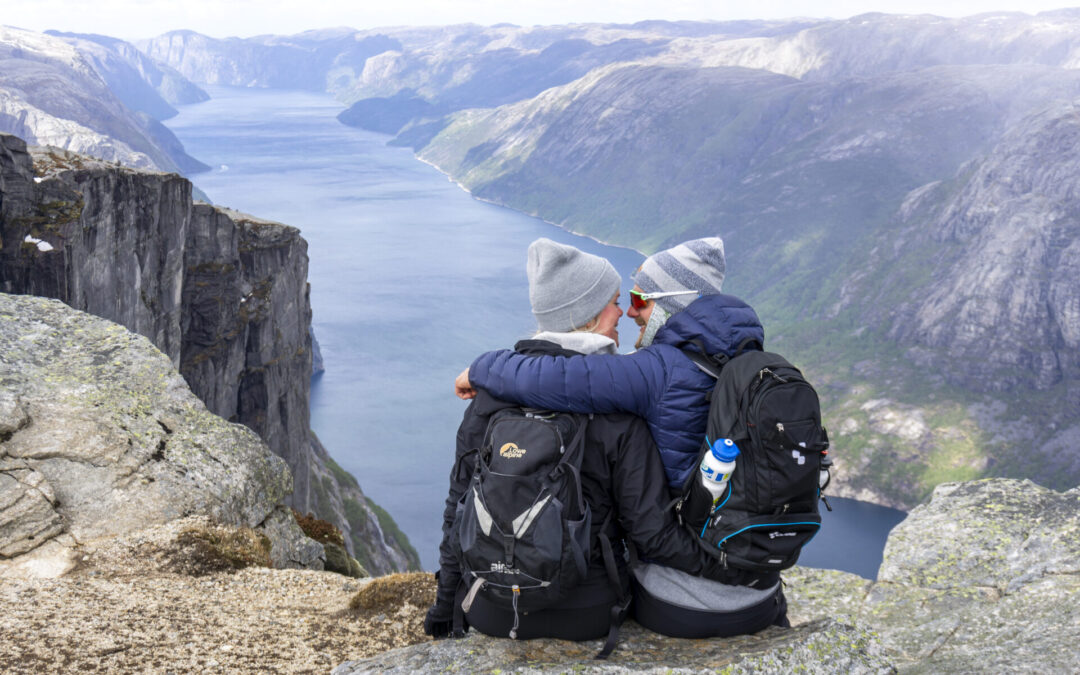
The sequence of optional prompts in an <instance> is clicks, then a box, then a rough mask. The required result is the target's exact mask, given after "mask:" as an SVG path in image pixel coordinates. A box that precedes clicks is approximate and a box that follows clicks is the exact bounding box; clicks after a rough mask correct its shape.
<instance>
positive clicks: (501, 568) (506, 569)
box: [491, 560, 521, 574]
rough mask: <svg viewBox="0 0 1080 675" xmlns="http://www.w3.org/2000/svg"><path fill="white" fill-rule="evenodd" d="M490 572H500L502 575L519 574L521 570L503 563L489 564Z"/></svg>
mask: <svg viewBox="0 0 1080 675" xmlns="http://www.w3.org/2000/svg"><path fill="white" fill-rule="evenodd" d="M491 571H492V572H501V573H502V574H521V570H519V569H518V568H516V567H510V566H509V565H507V564H506V563H504V562H503V561H501V560H500V561H499V562H493V563H491Z"/></svg>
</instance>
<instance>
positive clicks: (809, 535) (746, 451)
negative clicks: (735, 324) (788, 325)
mask: <svg viewBox="0 0 1080 675" xmlns="http://www.w3.org/2000/svg"><path fill="white" fill-rule="evenodd" d="M684 353H685V354H686V355H687V356H688V357H690V359H691V360H693V361H694V362H695V363H697V364H698V366H699V367H700V368H701V369H702V370H704V371H705V372H707V373H709V374H710V375H712V376H713V377H716V378H717V380H716V385H715V387H714V388H713V390H712V392H711V393H710V404H709V422H708V426H707V428H706V438H705V439H704V441H703V442H702V448H701V454H700V455H699V462H700V461H701V459H702V458H704V456H705V453H706V452H709V450H710V447H711V445H712V443H713V442H714V441H716V440H718V439H724V438H730V439H731V440H733V441H734V442H735V444H736V445H737V446H738V447H739V449H740V451H741V454H740V455H739V456H738V458H737V459H736V461H735V469H734V472H733V473H732V474H731V478H730V479H729V481H728V485H727V488H726V490H725V491H724V492H723V493H722V494H721V495H720V496H719V498H718V499H717V500H716V501H715V506H714V502H713V498H712V495H711V494H709V492H708V491H707V490H706V489H705V488H704V487H703V486H702V484H701V478H700V477H699V476H698V472H694V474H693V475H692V476H691V477H690V479H689V480H688V481H687V484H686V485H685V486H684V488H683V494H682V497H681V499H680V501H679V502H678V506H677V508H678V510H679V515H680V519H681V520H682V521H683V522H684V523H685V524H686V525H687V526H688V527H689V528H690V529H691V530H692V531H693V532H694V534H695V535H697V536H698V541H699V542H700V543H701V544H702V545H703V546H704V547H705V549H706V550H708V551H710V552H711V553H713V554H714V555H717V556H719V558H720V560H721V561H722V562H723V563H724V565H725V566H727V567H733V568H735V569H742V570H749V571H752V572H774V571H779V570H783V569H787V568H789V567H791V566H792V565H794V564H795V563H796V561H797V560H798V559H799V553H800V551H801V550H802V547H803V546H805V545H806V544H807V543H808V542H809V541H810V540H811V539H813V537H814V535H815V534H817V532H818V529H819V528H820V527H821V516H820V514H819V513H818V500H819V498H820V499H821V500H823V501H824V499H825V498H824V496H822V494H821V491H822V489H824V487H825V486H827V484H828V477H829V475H830V474H829V467H830V466H831V464H832V462H831V460H829V458H828V448H829V437H828V433H827V432H826V430H825V428H824V427H823V426H822V425H821V407H820V403H819V401H818V395H817V392H816V391H815V390H814V388H813V387H812V386H811V385H810V384H809V383H808V382H807V381H806V379H805V378H804V377H803V375H802V373H801V372H800V371H799V369H798V368H796V367H794V366H793V365H791V364H790V363H789V362H788V361H787V360H786V359H784V357H782V356H780V355H779V354H773V353H770V352H764V351H757V350H751V351H743V350H742V349H740V350H739V353H738V354H737V355H736V356H735V357H733V358H730V359H728V358H727V357H726V356H724V355H718V356H717V357H712V358H705V357H703V356H702V355H701V354H700V353H698V352H694V351H691V350H684ZM825 505H826V507H829V504H828V502H827V501H825Z"/></svg>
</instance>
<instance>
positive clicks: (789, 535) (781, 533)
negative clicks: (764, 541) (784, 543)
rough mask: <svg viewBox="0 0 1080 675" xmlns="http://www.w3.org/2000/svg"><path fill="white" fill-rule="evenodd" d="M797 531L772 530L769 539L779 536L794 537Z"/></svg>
mask: <svg viewBox="0 0 1080 675" xmlns="http://www.w3.org/2000/svg"><path fill="white" fill-rule="evenodd" d="M795 535H796V533H795V532H770V533H769V539H776V538H777V537H794V536H795Z"/></svg>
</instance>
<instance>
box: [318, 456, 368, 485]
mask: <svg viewBox="0 0 1080 675" xmlns="http://www.w3.org/2000/svg"><path fill="white" fill-rule="evenodd" d="M326 466H327V467H328V468H329V469H330V473H332V474H334V478H336V479H337V482H338V485H351V486H353V487H354V488H359V487H360V483H359V482H357V480H356V478H354V477H353V475H352V474H351V473H349V472H348V471H346V470H345V469H342V468H341V466H340V465H339V464H338V463H337V462H335V461H334V458H333V457H330V456H327V458H326Z"/></svg>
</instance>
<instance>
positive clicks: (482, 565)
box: [454, 408, 629, 658]
mask: <svg viewBox="0 0 1080 675" xmlns="http://www.w3.org/2000/svg"><path fill="white" fill-rule="evenodd" d="M587 424H588V418H587V417H585V416H582V415H573V414H568V413H554V412H550V411H539V410H532V409H521V408H506V409H503V410H500V411H498V412H496V413H495V414H494V415H492V416H491V419H490V420H489V421H488V427H487V431H486V432H485V433H484V444H483V447H481V448H480V449H479V451H478V453H477V458H476V467H475V469H474V471H473V477H472V480H471V481H470V482H469V487H468V489H467V490H466V492H465V493H464V494H463V495H462V497H461V500H460V501H459V502H458V505H457V513H456V515H455V519H454V530H455V534H454V536H455V542H456V545H457V546H456V548H457V552H458V562H459V564H460V566H461V574H462V590H461V592H459V598H458V600H457V601H456V602H455V603H454V604H455V612H456V611H457V610H461V611H463V612H468V611H469V609H470V607H471V606H472V602H473V599H474V598H475V597H476V595H477V594H484V596H485V597H486V598H487V599H488V600H490V601H491V602H493V603H495V604H497V605H500V606H503V607H506V608H508V609H512V610H513V612H514V625H513V627H511V628H510V632H509V637H511V638H516V637H517V628H518V623H519V621H518V614H519V612H531V611H534V610H540V609H545V608H547V607H551V606H553V605H555V604H557V603H558V602H560V601H562V600H564V599H565V598H566V597H567V596H568V595H569V594H570V593H571V592H572V591H573V589H574V587H575V586H577V585H578V584H580V583H581V582H582V581H583V580H584V579H585V576H586V574H587V570H588V565H589V560H590V558H591V555H592V541H591V539H592V533H591V529H592V511H591V509H590V508H589V504H588V503H587V502H586V501H585V500H584V498H583V497H582V492H581V475H580V472H581V461H582V456H583V454H584V451H585V448H584V445H585V443H584V439H585V429H586V425H587ZM610 524H611V523H610V520H609V521H607V522H605V523H604V526H603V527H602V528H601V534H600V537H599V541H600V546H601V548H602V553H603V557H604V563H605V567H606V568H607V571H608V574H609V576H610V575H611V574H612V573H613V571H614V556H613V551H612V548H611V542H610V540H609V539H608V537H607V536H606V534H605V532H606V530H607V529H608V526H609V525H610ZM617 581H618V580H617V579H613V583H617ZM466 589H467V591H468V592H467V593H465V590H466ZM617 590H618V596H619V598H620V602H619V603H618V605H619V606H618V607H617V608H616V609H621V610H622V615H623V616H624V615H625V610H626V606H627V605H628V604H629V596H628V595H627V596H626V597H625V600H623V593H622V591H621V584H620V586H619V588H618V589H617ZM612 616H613V619H614V617H615V612H614V611H613V614H612ZM459 621H460V616H456V617H455V623H458V622H459ZM618 622H621V617H620V618H619V621H618ZM618 622H616V621H614V620H613V623H612V631H611V634H610V635H609V644H608V645H607V646H606V647H605V650H604V651H603V652H602V656H601V658H603V657H606V656H607V653H610V651H611V649H612V648H614V642H615V635H616V633H617V628H618V626H617V623H618Z"/></svg>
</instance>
